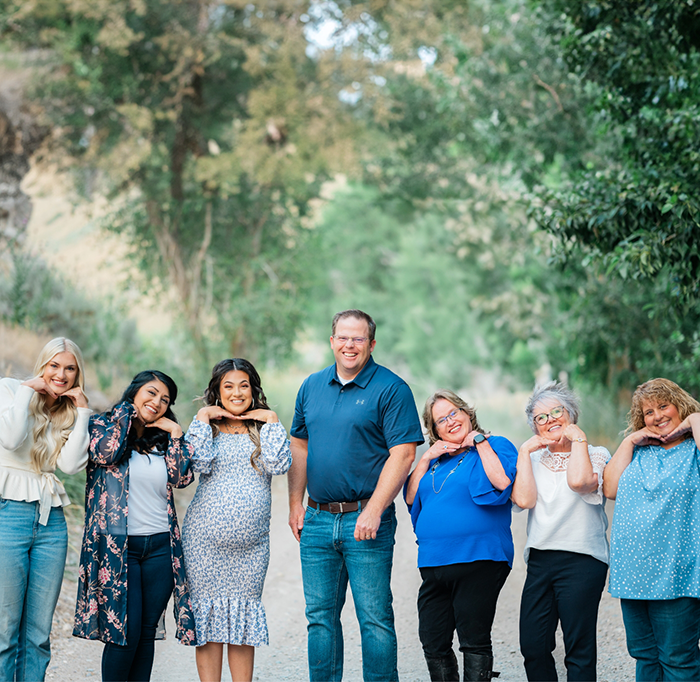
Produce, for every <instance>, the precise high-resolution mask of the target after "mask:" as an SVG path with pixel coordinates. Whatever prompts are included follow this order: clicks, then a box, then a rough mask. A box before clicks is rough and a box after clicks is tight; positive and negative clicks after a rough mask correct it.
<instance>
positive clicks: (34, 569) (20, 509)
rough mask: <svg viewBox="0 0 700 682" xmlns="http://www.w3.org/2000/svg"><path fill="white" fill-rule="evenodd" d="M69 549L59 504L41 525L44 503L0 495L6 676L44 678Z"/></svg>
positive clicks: (2, 675) (5, 680) (0, 646)
mask: <svg viewBox="0 0 700 682" xmlns="http://www.w3.org/2000/svg"><path fill="white" fill-rule="evenodd" d="M67 549H68V533H67V530H66V520H65V517H64V516H63V509H62V508H61V507H53V508H52V509H51V513H50V514H49V519H48V521H47V523H46V525H45V526H42V525H40V524H39V503H38V502H17V501H15V500H5V499H2V498H0V681H2V682H12V681H13V680H15V681H16V682H24V680H27V681H31V682H36V681H37V680H43V679H44V675H45V674H46V668H47V666H48V665H49V660H50V659H51V646H50V641H49V637H50V635H51V621H52V619H53V612H54V610H55V609H56V602H57V601H58V595H59V594H60V592H61V581H62V580H63V569H64V566H65V563H66V550H67Z"/></svg>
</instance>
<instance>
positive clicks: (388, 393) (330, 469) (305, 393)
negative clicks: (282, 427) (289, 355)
mask: <svg viewBox="0 0 700 682" xmlns="http://www.w3.org/2000/svg"><path fill="white" fill-rule="evenodd" d="M291 434H292V436H294V437H295V438H301V439H303V440H307V441H308V444H309V454H308V458H307V460H306V475H307V487H308V490H309V497H311V498H312V499H314V500H315V501H316V502H320V503H326V502H352V501H354V500H363V499H366V498H368V497H371V495H372V493H373V492H374V489H375V488H376V486H377V481H378V480H379V474H381V472H382V468H383V467H384V464H385V463H386V460H387V459H388V458H389V448H393V447H394V446H395V445H401V444H403V443H418V444H420V443H422V442H423V432H422V430H421V427H420V422H419V421H418V412H417V410H416V404H415V401H414V400H413V394H412V393H411V389H410V388H409V387H408V384H407V383H406V382H405V381H404V380H403V379H402V378H401V377H399V376H397V375H396V374H394V373H393V372H391V371H390V370H388V369H387V368H386V367H382V366H381V365H378V364H377V363H376V362H375V361H374V359H373V358H372V357H371V356H370V358H369V360H368V361H367V364H366V365H365V366H364V367H363V368H362V370H361V371H360V373H359V374H358V375H357V376H356V377H355V378H354V379H353V380H352V381H351V382H349V383H347V384H345V385H344V386H343V384H342V383H341V382H340V381H339V380H338V373H337V372H336V367H335V364H333V365H331V366H330V367H326V369H324V370H321V371H320V372H316V373H315V374H312V375H311V376H310V377H308V378H307V379H306V380H305V381H304V383H303V384H302V386H301V388H300V389H299V393H298V394H297V402H296V407H295V409H294V422H293V423H292V430H291Z"/></svg>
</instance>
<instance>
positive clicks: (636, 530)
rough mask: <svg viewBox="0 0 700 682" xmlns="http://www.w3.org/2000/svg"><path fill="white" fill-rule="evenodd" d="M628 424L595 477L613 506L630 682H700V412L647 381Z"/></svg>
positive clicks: (667, 386)
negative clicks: (633, 680) (633, 666)
mask: <svg viewBox="0 0 700 682" xmlns="http://www.w3.org/2000/svg"><path fill="white" fill-rule="evenodd" d="M628 422H629V428H628V434H629V435H627V437H626V438H625V439H624V440H623V441H622V444H621V445H620V447H619V448H618V449H617V452H616V453H615V454H614V455H613V457H612V459H611V460H610V462H609V463H608V465H607V466H606V468H605V472H604V474H603V490H604V492H605V496H606V497H608V498H610V499H617V503H616V506H615V516H614V519H613V524H612V535H611V556H610V593H611V594H612V595H613V597H619V598H620V599H621V606H622V615H623V619H624V622H625V630H626V632H627V649H628V651H629V653H630V655H631V656H632V657H633V658H635V659H636V660H637V680H700V650H698V639H700V451H699V450H698V447H699V446H700V404H699V403H698V401H697V400H695V399H694V398H693V397H692V396H691V395H689V394H688V393H686V392H685V391H684V390H683V389H682V388H680V386H678V385H676V384H674V383H673V382H672V381H669V380H668V379H652V380H651V381H647V382H646V383H644V384H642V385H641V386H638V387H637V390H636V391H635V393H634V396H633V397H632V409H631V410H630V413H629V415H628Z"/></svg>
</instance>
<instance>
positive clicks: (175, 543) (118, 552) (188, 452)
mask: <svg viewBox="0 0 700 682" xmlns="http://www.w3.org/2000/svg"><path fill="white" fill-rule="evenodd" d="M133 416H134V406H133V405H132V404H131V403H130V402H128V401H124V402H122V403H120V404H119V405H117V406H116V407H115V408H114V409H113V410H112V411H111V412H105V413H104V414H99V415H93V416H92V417H91V418H90V448H89V457H90V459H89V461H88V465H87V483H86V486H85V533H84V535H83V546H82V550H81V553H80V568H79V570H78V601H77V603H76V606H75V623H74V627H73V635H75V636H76V637H83V638H85V639H99V640H101V641H103V642H112V643H114V644H119V645H121V646H125V645H126V628H127V625H128V624H127V622H126V591H127V586H128V581H127V561H126V557H127V553H126V550H127V535H128V530H127V526H128V507H127V501H128V497H129V458H128V457H125V458H124V459H123V460H122V461H121V462H120V463H119V464H116V465H115V464H113V462H118V461H119V460H120V458H121V456H122V453H123V452H124V449H125V447H126V441H127V434H128V432H129V426H130V425H131V420H132V418H133ZM191 457H192V446H191V445H189V444H188V443H186V442H185V439H184V437H182V438H171V439H170V441H169V443H168V450H167V452H166V453H165V465H166V468H167V470H168V519H169V522H170V550H171V555H172V563H173V577H174V578H175V589H174V595H173V596H174V606H175V609H174V610H175V623H176V624H177V630H176V633H175V636H176V637H177V638H178V639H179V640H180V641H181V642H182V643H183V644H192V645H196V636H195V629H194V617H193V615H192V605H191V604H190V596H189V591H188V589H187V579H186V577H185V565H184V561H183V558H182V544H181V542H180V528H179V527H178V525H177V516H176V514H175V504H174V503H173V491H172V488H173V486H174V487H176V488H184V487H185V486H188V485H189V484H190V483H191V482H192V480H193V478H194V474H193V472H192V468H191V466H190V462H191Z"/></svg>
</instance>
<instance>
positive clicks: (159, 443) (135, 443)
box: [119, 369, 178, 460]
mask: <svg viewBox="0 0 700 682" xmlns="http://www.w3.org/2000/svg"><path fill="white" fill-rule="evenodd" d="M151 381H160V382H162V383H163V384H165V387H166V388H167V389H168V395H169V396H170V402H169V403H168V408H167V409H166V410H165V414H164V415H163V416H164V417H165V418H166V419H170V420H172V421H174V422H175V423H178V421H177V417H176V416H175V413H174V412H173V410H172V407H173V405H174V404H175V400H176V399H177V384H176V383H175V382H174V381H173V379H172V378H171V377H169V376H168V375H167V374H165V372H159V371H158V370H157V369H147V370H144V371H143V372H139V373H138V374H137V375H136V376H135V377H134V378H133V379H132V380H131V383H130V384H129V385H128V386H127V387H126V389H125V390H124V393H123V394H122V397H121V398H120V400H119V402H120V403H121V402H124V401H125V400H126V401H128V402H130V403H131V404H132V405H133V403H134V398H135V397H136V394H137V393H138V392H139V390H140V389H141V388H142V387H143V386H145V385H146V384H148V383H149V382H151ZM169 438H170V434H169V433H168V432H167V431H163V430H162V429H158V428H156V427H149V428H147V429H144V432H143V435H142V436H141V437H140V438H139V437H138V436H137V435H136V429H135V428H134V425H133V423H132V425H131V428H130V429H129V435H128V436H127V446H126V449H125V450H124V454H123V455H122V457H121V460H123V459H125V458H126V459H128V458H129V457H131V453H132V451H133V450H137V451H138V452H143V453H149V454H150V453H153V454H159V455H164V454H165V452H166V450H167V449H168V442H169Z"/></svg>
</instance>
